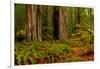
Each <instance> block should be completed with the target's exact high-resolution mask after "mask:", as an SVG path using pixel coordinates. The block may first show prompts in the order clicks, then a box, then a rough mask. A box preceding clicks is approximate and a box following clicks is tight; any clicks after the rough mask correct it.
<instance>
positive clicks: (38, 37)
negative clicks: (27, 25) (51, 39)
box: [37, 6, 42, 41]
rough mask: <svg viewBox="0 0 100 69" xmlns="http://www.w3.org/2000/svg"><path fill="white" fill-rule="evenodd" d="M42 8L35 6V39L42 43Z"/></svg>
mask: <svg viewBox="0 0 100 69" xmlns="http://www.w3.org/2000/svg"><path fill="white" fill-rule="evenodd" d="M41 12H42V6H37V39H38V40H39V41H42V35H41V25H42V16H41Z"/></svg>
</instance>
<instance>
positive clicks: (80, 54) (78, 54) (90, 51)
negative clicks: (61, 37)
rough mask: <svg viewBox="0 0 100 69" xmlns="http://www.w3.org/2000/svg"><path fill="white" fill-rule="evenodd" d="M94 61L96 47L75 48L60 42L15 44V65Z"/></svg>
mask: <svg viewBox="0 0 100 69" xmlns="http://www.w3.org/2000/svg"><path fill="white" fill-rule="evenodd" d="M93 60H94V46H74V45H71V44H69V43H68V42H60V41H42V42H38V41H33V42H16V43H15V64H16V65H26V64H46V63H65V62H81V61H93Z"/></svg>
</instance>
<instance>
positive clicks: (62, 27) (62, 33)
mask: <svg viewBox="0 0 100 69" xmlns="http://www.w3.org/2000/svg"><path fill="white" fill-rule="evenodd" d="M66 30H67V29H66V17H65V12H64V8H63V7H59V40H61V41H63V40H66V39H67V31H66Z"/></svg>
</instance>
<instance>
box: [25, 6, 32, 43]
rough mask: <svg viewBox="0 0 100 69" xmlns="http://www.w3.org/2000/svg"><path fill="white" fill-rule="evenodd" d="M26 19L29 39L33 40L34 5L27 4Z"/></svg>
mask: <svg viewBox="0 0 100 69" xmlns="http://www.w3.org/2000/svg"><path fill="white" fill-rule="evenodd" d="M26 20H27V23H26V35H27V39H28V41H31V29H32V27H31V24H32V5H26Z"/></svg>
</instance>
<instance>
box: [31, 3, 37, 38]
mask: <svg viewBox="0 0 100 69" xmlns="http://www.w3.org/2000/svg"><path fill="white" fill-rule="evenodd" d="M36 14H37V6H35V5H34V6H32V31H31V33H32V40H37V33H36V24H37V21H36V19H37V18H36V17H37V15H36Z"/></svg>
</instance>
